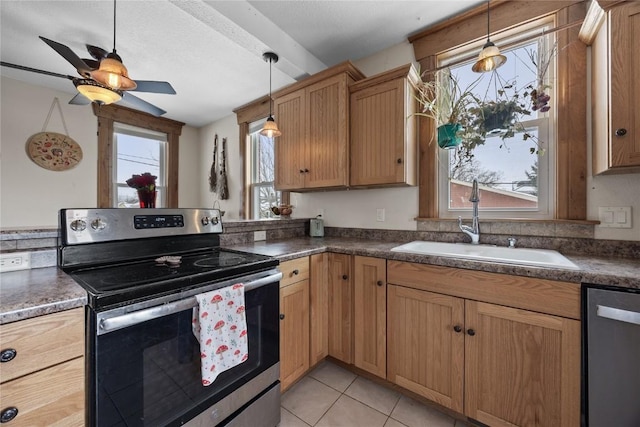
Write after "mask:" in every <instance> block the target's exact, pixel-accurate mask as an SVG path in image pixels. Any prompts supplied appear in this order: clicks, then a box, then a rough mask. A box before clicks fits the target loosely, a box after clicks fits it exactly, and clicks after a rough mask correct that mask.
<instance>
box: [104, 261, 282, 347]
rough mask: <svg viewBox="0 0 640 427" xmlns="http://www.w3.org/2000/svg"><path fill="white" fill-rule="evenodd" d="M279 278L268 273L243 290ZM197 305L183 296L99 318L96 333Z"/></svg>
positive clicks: (278, 274)
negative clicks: (142, 308)
mask: <svg viewBox="0 0 640 427" xmlns="http://www.w3.org/2000/svg"><path fill="white" fill-rule="evenodd" d="M280 279H282V272H277V273H274V274H270V275H269V276H266V277H261V278H259V279H256V280H251V281H249V282H246V283H245V284H244V290H245V292H248V291H251V290H253V289H256V288H259V287H261V286H264V285H268V284H269V283H274V282H279V281H280ZM197 305H198V300H197V299H196V297H195V296H194V297H190V298H185V299H183V300H179V301H175V302H170V303H167V304H162V305H159V306H156V307H151V308H146V309H144V310H140V311H136V312H133V313H127V314H123V315H121V316H116V317H111V318H108V319H100V321H99V323H98V329H99V330H98V334H99V335H101V334H104V333H107V332H112V331H115V330H118V329H122V328H126V327H127V326H132V325H136V324H138V323H143V322H147V321H149V320H153V319H157V318H159V317H164V316H169V315H171V314H175V313H179V312H181V311H184V310H188V309H190V308H193V307H195V306H197Z"/></svg>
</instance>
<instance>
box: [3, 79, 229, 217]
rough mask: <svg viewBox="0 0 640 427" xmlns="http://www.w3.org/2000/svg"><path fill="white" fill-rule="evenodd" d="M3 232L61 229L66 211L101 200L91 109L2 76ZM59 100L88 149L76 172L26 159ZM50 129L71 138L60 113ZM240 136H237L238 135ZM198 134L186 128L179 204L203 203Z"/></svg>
mask: <svg viewBox="0 0 640 427" xmlns="http://www.w3.org/2000/svg"><path fill="white" fill-rule="evenodd" d="M0 87H1V88H2V90H1V91H0V128H1V131H0V227H2V228H3V229H7V228H18V229H24V228H37V227H52V226H57V225H58V219H57V218H58V216H57V215H58V210H59V209H61V208H88V207H95V206H96V200H97V172H96V171H97V120H96V117H95V116H94V115H93V112H92V110H91V108H90V107H89V106H77V105H69V104H67V102H68V101H69V99H71V97H72V95H70V94H68V93H64V92H58V91H54V90H50V89H46V88H43V87H40V86H33V85H29V84H26V83H23V82H20V81H18V80H14V79H9V78H6V77H2V79H1V80H0ZM54 97H58V99H59V100H60V106H61V107H62V111H63V114H64V119H65V122H66V124H67V128H68V130H69V136H71V138H73V139H74V140H75V141H76V142H77V143H78V144H79V145H80V147H81V148H82V151H83V159H82V161H81V162H80V163H79V164H78V165H77V166H76V167H75V168H73V169H71V170H68V171H62V172H53V171H49V170H46V169H43V168H41V167H40V166H38V165H36V164H35V163H33V162H32V161H31V160H30V159H29V157H27V154H26V150H25V147H26V143H27V140H28V139H29V137H30V136H31V135H33V134H35V133H38V132H41V131H42V126H43V124H44V121H45V119H46V117H47V113H48V112H49V108H50V107H51V102H52V101H53V98H54ZM47 130H49V131H52V132H59V133H65V131H64V128H63V125H62V121H61V119H60V114H59V113H58V111H57V109H56V110H54V112H53V114H52V115H51V120H50V122H49V126H48V127H47ZM236 133H237V131H236ZM200 155H201V149H200V146H199V141H198V130H197V129H194V128H190V127H188V126H184V127H183V129H182V136H181V137H180V173H179V178H180V182H179V192H180V194H179V205H180V206H181V207H191V206H197V205H198V204H199V201H200V199H201V198H200V194H199V176H200V171H199V168H198V167H193V165H196V166H198V159H199V157H200Z"/></svg>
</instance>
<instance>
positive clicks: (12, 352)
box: [0, 348, 18, 363]
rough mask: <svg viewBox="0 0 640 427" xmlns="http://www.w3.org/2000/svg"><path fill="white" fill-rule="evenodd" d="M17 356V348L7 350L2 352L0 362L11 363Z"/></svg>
mask: <svg viewBox="0 0 640 427" xmlns="http://www.w3.org/2000/svg"><path fill="white" fill-rule="evenodd" d="M17 354H18V352H17V351H16V349H15V348H5V349H4V350H2V353H0V362H1V363H6V362H11V361H12V360H13V359H14V358H15V357H16V355H17Z"/></svg>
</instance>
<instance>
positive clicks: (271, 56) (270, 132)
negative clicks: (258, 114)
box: [260, 52, 282, 138]
mask: <svg viewBox="0 0 640 427" xmlns="http://www.w3.org/2000/svg"><path fill="white" fill-rule="evenodd" d="M262 59H264V60H265V61H266V62H268V63H269V118H268V119H267V121H266V122H265V123H264V127H263V128H262V130H261V131H260V135H264V136H266V137H267V138H275V137H278V136H281V135H282V132H280V129H278V124H277V123H276V121H275V120H274V119H273V115H272V114H271V104H272V103H273V99H271V64H272V63H274V62H278V59H279V58H278V54H276V53H274V52H265V53H264V54H263V55H262Z"/></svg>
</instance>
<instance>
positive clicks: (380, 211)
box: [376, 208, 384, 222]
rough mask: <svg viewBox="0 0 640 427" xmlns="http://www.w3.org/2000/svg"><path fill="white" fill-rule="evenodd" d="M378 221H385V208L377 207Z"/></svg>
mask: <svg viewBox="0 0 640 427" xmlns="http://www.w3.org/2000/svg"><path fill="white" fill-rule="evenodd" d="M376 221H380V222H383V221H384V208H382V209H376Z"/></svg>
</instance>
